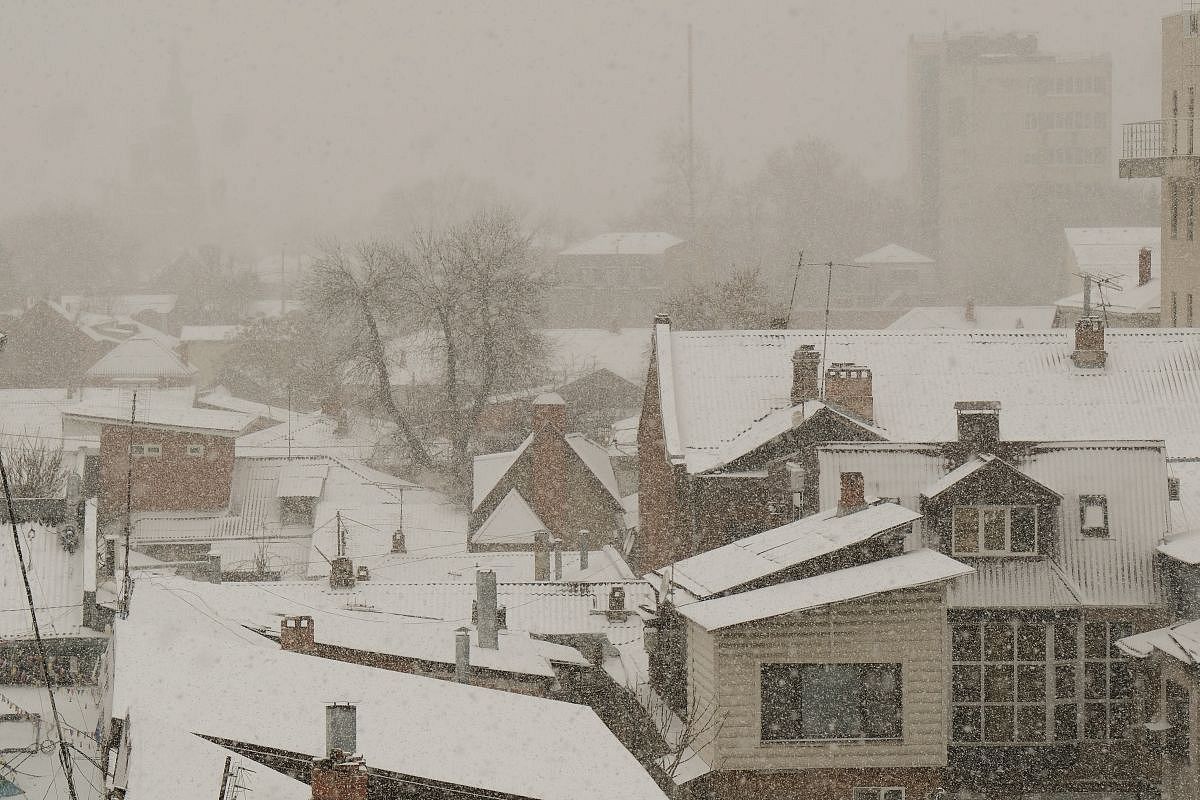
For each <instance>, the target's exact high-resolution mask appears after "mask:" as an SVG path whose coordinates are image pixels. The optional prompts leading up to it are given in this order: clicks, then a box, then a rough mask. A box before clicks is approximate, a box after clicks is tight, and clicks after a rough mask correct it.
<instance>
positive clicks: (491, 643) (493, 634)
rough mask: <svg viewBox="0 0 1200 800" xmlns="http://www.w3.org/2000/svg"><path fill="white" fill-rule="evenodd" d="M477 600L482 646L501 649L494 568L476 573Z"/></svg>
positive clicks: (478, 625) (477, 626)
mask: <svg viewBox="0 0 1200 800" xmlns="http://www.w3.org/2000/svg"><path fill="white" fill-rule="evenodd" d="M475 602H476V608H478V610H479V619H478V621H477V622H476V623H475V630H476V631H477V632H478V636H477V639H478V642H479V646H480V647H486V648H487V649H488V650H498V649H500V639H499V636H498V632H497V628H496V622H497V609H496V573H495V571H494V570H490V569H481V570H479V571H478V572H476V573H475Z"/></svg>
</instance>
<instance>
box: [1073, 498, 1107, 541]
mask: <svg viewBox="0 0 1200 800" xmlns="http://www.w3.org/2000/svg"><path fill="white" fill-rule="evenodd" d="M1089 508H1096V509H1099V510H1100V524H1099V525H1088V524H1087V512H1088V509H1089ZM1079 530H1080V532H1081V533H1083V535H1084V536H1087V537H1091V538H1096V539H1102V538H1108V537H1109V536H1111V535H1112V532H1111V529H1110V528H1109V524H1108V497H1107V496H1105V495H1102V494H1081V495H1079Z"/></svg>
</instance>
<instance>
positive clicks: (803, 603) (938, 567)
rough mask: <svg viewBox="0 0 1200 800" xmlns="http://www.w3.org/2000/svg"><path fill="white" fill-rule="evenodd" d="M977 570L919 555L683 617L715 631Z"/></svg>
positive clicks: (708, 606) (686, 609) (744, 596)
mask: <svg viewBox="0 0 1200 800" xmlns="http://www.w3.org/2000/svg"><path fill="white" fill-rule="evenodd" d="M973 571H974V570H973V569H972V568H971V567H970V566H968V565H966V564H963V563H961V562H959V561H955V560H954V559H952V558H950V557H949V556H945V555H942V554H941V553H939V552H937V551H936V550H914V551H913V552H911V553H905V554H904V555H900V556H894V557H892V558H885V559H882V560H880V561H872V562H870V563H868V564H861V565H859V566H856V567H848V568H847V569H840V570H837V571H835V572H826V573H824V574H822V575H815V576H813V577H811V578H804V579H802V580H797V581H788V582H787V583H779V584H775V585H774V586H767V587H765V588H762V589H754V590H752V591H749V592H741V593H739V594H731V595H728V596H726V597H718V598H715V599H713V600H704V601H701V602H699V603H691V604H688V605H683V606H680V607H679V613H680V614H682V615H683V616H685V617H687V618H688V619H690V620H692V621H693V622H695V623H696V624H697V625H699V626H700V627H702V628H704V629H705V630H708V631H713V630H719V629H721V628H728V627H731V626H733V625H741V624H743V623H746V622H754V621H756V620H760V619H769V618H770V617H777V616H780V615H782V614H790V613H792V612H795V611H807V610H809V609H814V608H821V607H823V606H827V605H833V604H834V603H844V602H846V601H849V600H857V599H860V598H863V597H870V596H872V595H876V594H882V593H884V592H891V591H895V590H897V589H911V588H915V587H917V586H926V585H928V584H931V583H940V582H942V581H949V580H952V579H954V578H956V577H960V576H962V575H969V574H970V573H971V572H973Z"/></svg>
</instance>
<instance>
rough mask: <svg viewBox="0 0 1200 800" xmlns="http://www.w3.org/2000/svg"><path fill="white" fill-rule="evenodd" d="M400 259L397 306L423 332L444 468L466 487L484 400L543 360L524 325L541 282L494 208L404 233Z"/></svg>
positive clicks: (528, 375) (540, 343) (515, 228)
mask: <svg viewBox="0 0 1200 800" xmlns="http://www.w3.org/2000/svg"><path fill="white" fill-rule="evenodd" d="M400 266H401V268H402V269H401V279H400V283H401V286H402V291H401V292H400V293H399V295H398V297H397V300H398V304H399V306H398V310H399V311H400V312H401V313H402V314H403V316H404V317H405V319H407V320H408V321H409V322H410V323H412V324H414V325H415V326H417V327H418V328H420V329H422V330H425V331H426V332H427V333H428V334H429V335H430V336H431V338H432V349H433V352H434V353H435V354H436V356H437V358H438V362H439V367H440V372H441V387H440V389H441V392H440V394H441V403H439V408H438V413H439V416H440V418H441V419H442V421H443V425H442V428H443V432H444V434H445V436H446V437H447V439H448V440H449V443H450V469H451V477H452V478H454V479H455V480H456V481H457V482H458V483H459V484H460V486H466V485H467V484H468V483H469V482H470V468H471V463H470V455H471V453H470V446H471V441H472V439H473V437H474V436H475V434H476V431H477V429H478V424H479V417H480V414H481V413H482V411H483V408H484V406H485V404H486V403H487V399H488V398H489V397H490V396H491V395H492V394H493V393H494V392H496V391H497V390H503V389H507V388H512V387H513V386H516V385H525V384H527V383H528V382H529V381H531V380H532V379H533V376H534V375H535V373H536V371H537V369H538V368H539V367H540V365H541V363H542V362H543V361H544V359H545V353H546V343H545V340H544V339H543V337H542V336H541V334H540V333H538V332H537V331H536V330H535V329H534V327H533V324H534V322H535V320H536V319H537V318H538V317H539V316H540V315H541V312H542V306H543V302H544V297H545V290H546V282H545V280H544V279H543V278H542V277H541V276H539V275H537V274H535V273H534V271H533V270H532V269H531V255H530V247H529V237H528V236H527V235H526V234H524V233H523V232H522V231H521V228H520V225H519V223H518V221H517V220H516V218H515V217H514V216H513V215H512V214H511V213H510V212H508V211H506V210H502V209H499V210H497V209H493V210H489V211H483V212H479V213H477V214H475V215H474V216H472V217H471V218H470V219H468V220H467V221H466V222H463V223H461V224H458V225H455V226H453V227H451V228H450V229H449V230H448V231H446V232H445V233H444V234H436V233H432V232H428V231H426V232H423V233H418V234H416V235H414V237H413V239H412V244H411V250H410V254H409V256H408V257H406V258H404V259H403V260H402V261H401V262H400Z"/></svg>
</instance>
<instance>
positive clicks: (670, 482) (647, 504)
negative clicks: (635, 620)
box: [633, 354, 687, 570]
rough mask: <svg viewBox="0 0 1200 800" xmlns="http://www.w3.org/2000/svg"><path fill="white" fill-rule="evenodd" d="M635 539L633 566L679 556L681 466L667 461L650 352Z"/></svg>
mask: <svg viewBox="0 0 1200 800" xmlns="http://www.w3.org/2000/svg"><path fill="white" fill-rule="evenodd" d="M637 442H638V540H637V543H636V546H635V550H634V559H633V560H634V561H635V565H636V566H635V568H636V569H638V570H652V569H657V568H658V567H661V566H663V565H664V564H669V563H670V562H671V561H673V560H675V559H676V558H678V557H680V555H681V553H682V550H681V549H680V548H681V547H682V546H685V545H686V544H687V543H685V542H683V540H682V535H683V531H684V526H683V524H682V520H683V506H682V503H681V502H680V499H679V486H680V478H681V477H682V474H681V473H682V470H677V469H676V468H675V467H673V466H672V465H671V464H670V463H669V462H668V461H667V449H666V444H665V442H664V440H663V421H662V403H661V400H660V398H659V395H658V359H657V357H656V356H655V355H653V354H651V356H650V370H649V374H648V375H647V376H646V394H645V399H644V400H643V401H642V416H641V419H640V421H639V423H638V435H637Z"/></svg>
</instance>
